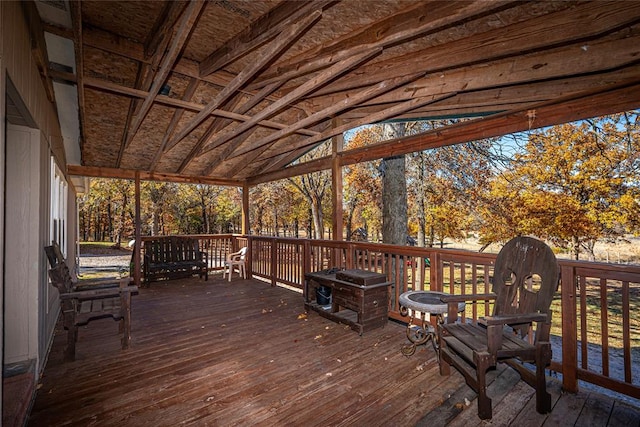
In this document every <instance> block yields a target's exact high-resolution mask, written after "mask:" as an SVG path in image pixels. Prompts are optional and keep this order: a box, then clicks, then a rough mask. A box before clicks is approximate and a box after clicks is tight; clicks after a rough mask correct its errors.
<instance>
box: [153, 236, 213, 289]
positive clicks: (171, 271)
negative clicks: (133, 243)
mask: <svg viewBox="0 0 640 427" xmlns="http://www.w3.org/2000/svg"><path fill="white" fill-rule="evenodd" d="M208 266H209V262H208V257H207V253H206V252H203V251H201V250H200V245H199V242H198V239H193V238H189V237H177V236H167V237H156V238H153V239H151V240H145V241H144V263H143V272H144V281H145V283H147V284H149V283H150V282H153V281H157V280H161V279H167V280H169V279H176V278H181V277H190V276H192V275H194V274H197V275H198V276H200V278H202V277H204V280H205V281H206V280H209V269H208Z"/></svg>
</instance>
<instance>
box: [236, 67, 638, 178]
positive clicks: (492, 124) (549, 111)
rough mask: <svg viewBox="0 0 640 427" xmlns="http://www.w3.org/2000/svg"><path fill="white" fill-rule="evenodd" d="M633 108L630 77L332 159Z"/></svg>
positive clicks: (409, 149)
mask: <svg viewBox="0 0 640 427" xmlns="http://www.w3.org/2000/svg"><path fill="white" fill-rule="evenodd" d="M638 105H640V79H638V78H637V77H636V78H634V79H631V80H629V81H626V82H623V83H620V84H616V85H611V86H609V87H607V88H598V89H597V90H590V91H584V92H581V93H579V94H572V95H570V96H566V97H562V98H560V99H556V100H553V101H550V102H545V103H540V104H537V105H535V106H533V107H531V108H525V109H519V110H515V111H507V112H504V113H498V114H495V115H492V116H488V117H484V118H481V119H475V120H469V121H466V122H462V123H458V124H456V125H452V126H448V127H446V128H438V129H435V130H432V131H429V132H425V133H421V134H417V135H411V136H408V137H403V138H398V139H396V140H392V141H383V142H380V143H377V144H372V145H369V146H366V147H360V148H356V149H352V150H347V151H343V152H341V153H339V154H338V156H339V159H340V165H341V166H346V165H350V164H355V163H361V162H367V161H372V160H378V159H381V158H384V157H389V156H396V155H402V154H408V153H413V152H418V151H423V150H427V149H431V148H437V147H442V146H445V145H454V144H460V143H465V142H470V141H476V140H481V139H486V138H494V137H499V136H503V135H508V134H510V133H515V132H522V131H526V130H530V129H538V128H542V127H546V126H554V125H558V124H562V123H568V122H572V121H577V120H584V119H587V118H591V117H597V116H602V115H606V114H612V113H613V112H621V111H627V110H631V109H634V108H637V107H638ZM532 114H533V115H535V118H534V119H533V120H531V115H532ZM331 165H332V158H331V156H328V157H324V158H321V159H317V160H314V161H312V162H307V163H303V164H299V165H295V166H290V167H288V168H284V169H280V170H277V171H272V172H269V173H265V174H261V175H257V176H254V177H252V178H251V179H249V180H247V184H248V185H256V184H260V183H263V182H270V181H275V180H279V179H284V178H289V177H292V176H297V175H301V174H305V173H310V172H315V171H319V170H324V169H329V168H330V167H331Z"/></svg>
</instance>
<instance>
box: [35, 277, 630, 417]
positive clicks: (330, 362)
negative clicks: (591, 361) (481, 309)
mask: <svg viewBox="0 0 640 427" xmlns="http://www.w3.org/2000/svg"><path fill="white" fill-rule="evenodd" d="M65 338H66V333H65V331H63V330H62V329H61V328H58V330H57V332H56V337H55V340H54V344H53V348H52V351H51V355H50V358H49V361H48V363H47V366H46V369H45V372H44V376H43V378H42V380H41V383H40V384H39V390H38V394H37V397H36V401H35V403H34V405H33V408H32V411H31V415H30V418H29V421H28V425H29V426H45V425H46V426H58V425H83V426H84V425H92V426H95V425H100V426H176V425H184V424H186V425H198V426H200V425H202V426H232V425H269V426H277V425H290V426H297V425H305V426H320V425H322V426H333V425H343V426H413V425H423V426H429V427H436V426H440V425H447V424H449V425H454V426H469V425H515V426H518V427H521V426H534V425H545V426H547V425H558V426H559V425H562V426H566V425H593V426H600V425H601V426H606V425H611V426H617V425H625V426H626V425H634V423H635V425H638V424H639V423H640V421H639V420H640V411H638V410H637V409H635V408H632V407H629V406H626V405H624V404H620V403H618V402H614V401H613V400H609V399H599V398H598V399H596V397H597V396H596V395H594V394H589V393H581V394H578V395H573V394H562V393H561V392H560V388H559V386H558V385H557V384H555V383H554V382H553V380H550V383H552V385H551V388H552V390H553V392H554V405H555V406H554V410H553V412H552V413H551V414H549V415H546V416H543V415H540V414H537V413H536V412H535V409H534V408H535V398H534V397H533V390H532V389H531V388H530V387H529V386H528V385H526V384H525V383H523V382H522V381H519V380H518V376H517V374H515V372H514V371H512V370H511V369H510V368H502V369H499V370H498V371H496V375H495V377H496V379H495V381H494V382H493V384H492V388H491V390H492V391H491V394H492V395H493V399H494V418H493V420H492V421H491V422H482V421H480V420H479V419H478V417H477V407H476V406H475V404H474V398H475V394H474V393H473V391H472V390H471V389H469V387H468V386H466V384H465V383H464V379H463V378H462V376H461V375H459V374H458V373H457V372H455V369H453V370H452V371H454V373H452V375H451V376H450V377H441V376H440V375H439V371H438V365H437V363H436V358H435V354H434V352H433V349H432V348H431V346H422V348H420V349H419V350H418V351H417V352H416V354H415V355H413V356H411V357H408V358H407V357H404V356H402V354H401V352H400V347H401V346H402V345H403V344H405V343H406V336H405V329H404V327H403V326H402V325H399V324H397V323H394V322H389V323H388V324H387V326H386V327H384V328H381V329H378V330H374V331H371V332H368V333H365V334H364V335H363V336H362V337H360V336H358V335H357V334H356V333H355V332H353V331H352V330H350V329H348V328H347V327H345V326H343V325H338V324H335V323H333V322H330V321H328V320H326V319H323V318H321V317H320V316H318V315H317V314H316V313H309V314H308V316H305V315H304V310H303V301H302V296H301V295H300V294H299V293H296V292H292V291H289V290H286V289H283V288H279V287H275V288H273V287H271V286H269V285H268V284H265V283H262V282H259V281H253V280H239V279H236V278H234V280H233V281H232V282H231V283H229V282H226V281H222V280H220V279H219V276H215V275H214V276H212V278H210V280H209V281H208V282H203V281H200V280H198V279H197V278H194V279H188V280H176V281H171V282H165V283H154V284H152V286H151V287H150V288H148V289H141V290H140V294H139V295H136V296H134V301H133V324H132V346H131V348H130V349H129V350H127V351H121V350H120V348H119V345H120V343H119V338H118V334H117V323H116V322H114V321H113V320H111V319H101V320H98V321H94V322H92V323H90V324H89V325H88V326H87V327H84V328H82V329H81V330H80V333H79V340H78V344H77V347H76V351H77V359H76V361H75V362H71V363H62V348H63V346H64V341H65ZM505 389H509V390H510V392H509V393H505V392H500V391H498V390H505Z"/></svg>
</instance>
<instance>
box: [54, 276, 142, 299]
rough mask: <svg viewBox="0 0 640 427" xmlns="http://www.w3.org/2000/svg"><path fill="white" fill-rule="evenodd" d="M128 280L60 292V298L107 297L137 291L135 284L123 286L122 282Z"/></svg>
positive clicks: (127, 279)
mask: <svg viewBox="0 0 640 427" xmlns="http://www.w3.org/2000/svg"><path fill="white" fill-rule="evenodd" d="M128 281H129V278H126V279H122V280H121V281H120V286H119V287H110V288H101V289H91V290H85V291H73V292H66V293H63V294H60V300H62V301H64V300H71V299H91V298H108V297H117V296H120V295H125V294H132V293H134V292H138V287H137V286H126V285H124V286H123V284H124V283H128Z"/></svg>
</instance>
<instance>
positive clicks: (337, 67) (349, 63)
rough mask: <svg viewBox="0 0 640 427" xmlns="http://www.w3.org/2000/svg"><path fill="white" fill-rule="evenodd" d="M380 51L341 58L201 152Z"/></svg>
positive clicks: (241, 131)
mask: <svg viewBox="0 0 640 427" xmlns="http://www.w3.org/2000/svg"><path fill="white" fill-rule="evenodd" d="M380 51H381V48H374V49H370V50H369V51H366V52H364V53H361V54H359V55H354V56H352V57H351V58H348V59H345V60H342V61H340V62H338V63H337V64H334V65H333V66H331V67H330V68H328V69H327V70H325V71H323V72H321V73H320V74H318V75H317V76H315V77H314V78H313V79H311V80H309V81H307V82H305V83H303V84H302V85H300V86H298V87H297V88H296V89H294V90H293V91H291V92H289V93H288V94H287V95H286V96H283V97H282V98H280V99H279V100H277V101H276V102H274V103H273V104H271V105H270V106H268V107H266V108H264V109H262V110H261V111H260V112H258V113H256V114H255V115H254V116H253V117H252V119H251V120H248V121H246V122H244V123H242V124H241V125H239V126H237V127H236V128H235V129H233V130H232V131H230V132H226V133H224V134H222V135H220V136H219V137H217V138H216V139H215V140H214V141H212V142H211V143H210V144H208V145H207V146H206V147H205V148H204V149H203V150H202V153H205V152H207V151H209V150H210V149H211V148H210V147H214V146H215V147H217V146H218V145H220V144H222V143H225V142H227V141H229V140H230V139H232V138H235V137H236V136H238V135H240V134H242V133H243V132H245V131H247V130H248V129H249V128H251V127H253V126H255V125H257V124H258V123H259V122H260V120H263V119H265V118H267V117H271V116H273V115H274V114H276V113H278V112H279V111H281V110H282V109H283V108H285V107H286V106H287V104H290V103H292V102H295V101H296V100H298V99H300V98H302V97H303V96H304V95H306V94H308V93H310V92H311V91H313V90H315V89H317V88H318V87H320V86H321V85H323V84H325V83H326V82H328V81H330V80H333V79H335V78H336V77H337V76H339V75H340V74H342V73H344V72H346V71H347V70H349V69H351V68H352V67H355V66H356V65H358V64H360V63H362V62H364V61H366V60H367V59H369V58H371V57H373V56H374V55H377V54H378V53H380ZM202 153H201V154H202ZM231 154H233V153H231Z"/></svg>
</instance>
